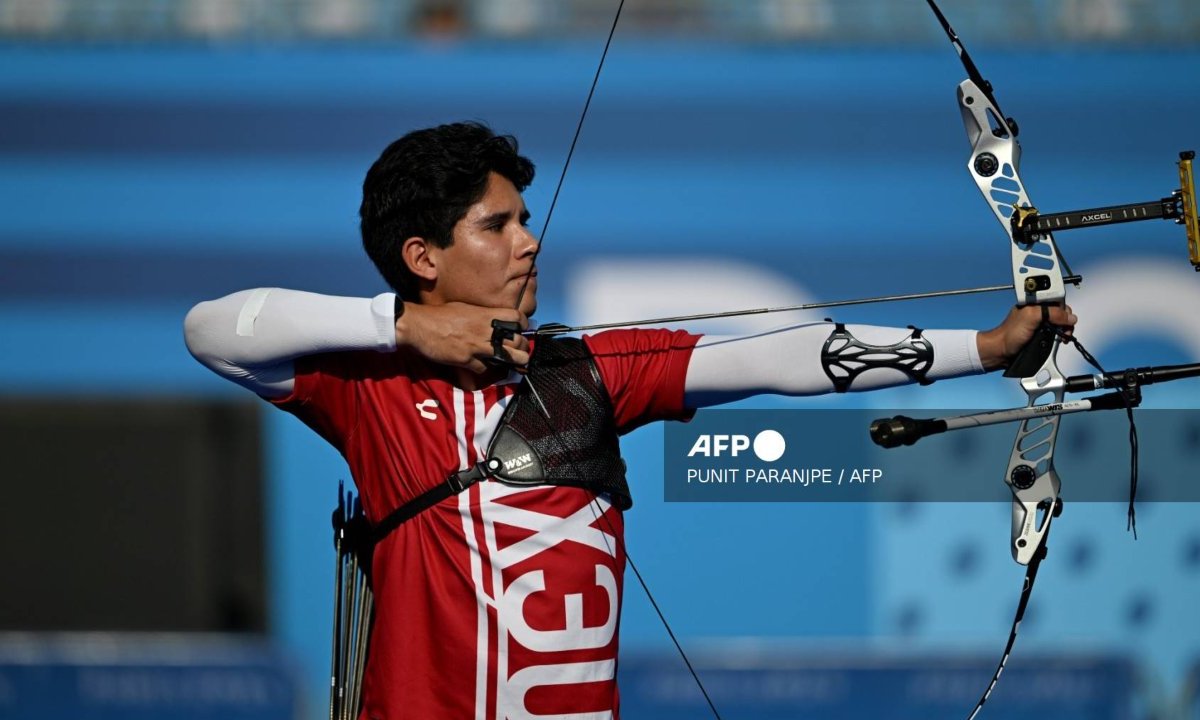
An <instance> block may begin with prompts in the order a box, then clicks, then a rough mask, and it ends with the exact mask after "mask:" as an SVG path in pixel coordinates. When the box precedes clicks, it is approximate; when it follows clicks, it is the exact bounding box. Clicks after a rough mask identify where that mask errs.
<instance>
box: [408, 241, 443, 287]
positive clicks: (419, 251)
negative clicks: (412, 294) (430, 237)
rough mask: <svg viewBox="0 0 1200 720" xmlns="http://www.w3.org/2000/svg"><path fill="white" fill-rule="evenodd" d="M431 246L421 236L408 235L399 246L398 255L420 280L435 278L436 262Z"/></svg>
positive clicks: (436, 271) (436, 273)
mask: <svg viewBox="0 0 1200 720" xmlns="http://www.w3.org/2000/svg"><path fill="white" fill-rule="evenodd" d="M432 248H433V246H432V245H431V244H430V243H429V241H427V240H426V239H425V238H423V237H416V236H414V237H410V238H408V239H407V240H405V241H404V244H403V245H401V247H400V255H401V257H403V258H404V263H405V264H406V265H408V269H409V270H410V271H411V272H412V273H413V274H414V275H416V276H417V277H419V278H421V279H422V280H428V281H430V282H432V281H434V280H436V279H437V275H438V269H437V262H436V259H435V258H434V256H433V254H432V253H431V252H430V250H431V249H432Z"/></svg>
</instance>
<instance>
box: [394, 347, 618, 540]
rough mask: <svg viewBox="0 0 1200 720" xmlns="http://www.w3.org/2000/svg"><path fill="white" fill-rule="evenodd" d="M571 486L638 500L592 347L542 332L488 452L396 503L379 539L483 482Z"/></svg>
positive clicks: (613, 501) (612, 496)
mask: <svg viewBox="0 0 1200 720" xmlns="http://www.w3.org/2000/svg"><path fill="white" fill-rule="evenodd" d="M485 479H495V480H498V481H500V482H503V483H507V484H509V485H522V486H538V485H565V486H571V487H580V488H586V489H588V490H592V491H593V492H596V493H599V494H606V495H608V496H609V497H610V498H611V499H612V503H613V504H614V505H616V506H617V507H618V508H619V509H621V510H628V509H629V508H630V507H631V506H632V505H633V500H632V498H631V497H630V494H629V485H628V483H626V481H625V461H624V460H622V459H621V448H620V443H619V441H618V439H617V429H616V423H615V421H614V420H613V407H612V400H611V399H610V398H609V396H608V392H607V391H606V390H605V388H604V382H603V380H602V379H601V378H600V372H599V371H598V370H597V369H596V363H595V361H594V360H593V358H592V354H591V352H589V351H588V349H587V346H586V345H584V343H583V341H582V340H579V339H577V338H539V339H538V341H537V345H536V346H535V348H534V352H533V356H532V358H531V359H530V363H529V369H528V372H527V374H526V376H525V379H524V380H523V381H522V383H521V385H520V387H518V388H517V391H516V392H515V393H514V394H513V396H512V398H511V399H510V400H509V402H508V407H506V408H505V410H504V415H503V416H502V417H501V418H500V426H499V427H498V428H497V430H496V433H495V435H493V436H492V441H491V443H490V444H489V445H488V451H487V458H486V459H485V460H483V461H481V462H479V463H476V464H475V465H474V466H473V467H470V468H467V469H466V470H461V471H459V472H456V473H454V474H452V475H450V476H449V477H447V478H446V480H445V481H443V482H441V483H438V484H437V485H435V486H434V487H432V488H430V489H429V490H426V491H425V492H423V493H421V494H420V495H417V496H416V497H414V498H413V499H412V500H409V501H408V502H407V503H405V504H404V505H401V506H400V507H398V508H396V509H395V510H394V511H392V513H391V514H389V515H388V516H387V517H386V518H384V519H383V520H382V521H380V522H379V524H378V525H376V526H375V527H374V528H373V533H372V534H373V536H374V540H375V542H378V541H380V540H382V539H383V538H384V537H386V536H387V535H388V534H389V533H391V532H392V531H393V530H395V529H396V528H397V527H399V526H400V525H402V524H404V523H405V522H407V521H408V520H411V519H412V518H414V517H416V516H417V515H418V514H419V513H421V512H422V511H424V510H427V509H429V508H430V507H433V506H434V505H436V504H438V503H439V502H441V501H443V500H445V499H446V498H449V497H452V496H454V495H457V494H459V493H461V492H463V491H464V490H466V489H467V488H469V487H471V486H472V485H474V484H475V483H477V482H480V481H482V480H485Z"/></svg>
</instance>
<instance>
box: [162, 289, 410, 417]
mask: <svg viewBox="0 0 1200 720" xmlns="http://www.w3.org/2000/svg"><path fill="white" fill-rule="evenodd" d="M395 298H396V296H395V295H394V294H393V293H384V294H382V295H377V296H376V297H374V298H350V297H335V296H332V295H318V294H316V293H308V292H300V291H297V290H283V289H281V288H259V289H257V290H243V291H242V292H236V293H233V294H232V295H226V296H225V297H223V298H220V299H218V300H211V301H208V302H202V303H200V304H199V305H197V306H196V307H194V308H192V310H191V312H189V313H188V314H187V317H186V318H185V319H184V322H183V327H184V339H185V341H186V342H187V347H188V350H189V351H190V352H191V353H192V356H193V357H195V358H196V359H197V360H199V361H200V362H201V363H202V364H203V365H204V366H205V367H207V368H208V369H210V370H212V371H213V372H215V373H217V374H218V375H220V376H221V377H224V378H226V379H228V380H232V381H233V382H236V383H238V384H239V385H242V386H243V387H246V388H249V389H250V390H253V391H254V392H256V393H258V394H259V395H262V396H263V397H266V398H283V397H286V396H287V395H289V394H291V392H292V390H293V388H294V384H295V377H296V371H295V367H294V362H293V361H295V360H296V359H297V358H300V357H305V356H309V355H316V354H319V353H329V352H339V351H351V350H377V351H379V352H390V351H393V350H395V349H396V330H395V317H394V309H395Z"/></svg>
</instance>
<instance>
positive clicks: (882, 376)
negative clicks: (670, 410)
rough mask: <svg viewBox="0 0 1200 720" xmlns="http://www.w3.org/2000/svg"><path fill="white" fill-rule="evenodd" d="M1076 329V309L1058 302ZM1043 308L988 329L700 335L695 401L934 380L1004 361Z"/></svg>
mask: <svg viewBox="0 0 1200 720" xmlns="http://www.w3.org/2000/svg"><path fill="white" fill-rule="evenodd" d="M1049 312H1050V321H1051V322H1052V323H1055V324H1058V325H1062V326H1064V329H1067V330H1069V329H1070V328H1071V327H1072V326H1073V325H1074V323H1075V316H1074V315H1073V314H1071V312H1070V310H1069V309H1067V308H1051V309H1050V311H1049ZM1041 320H1042V310H1041V308H1038V307H1027V308H1014V309H1013V310H1012V311H1011V312H1010V313H1009V315H1008V317H1007V318H1005V320H1004V322H1003V323H1001V324H1000V325H999V326H997V327H996V328H993V329H992V330H988V331H985V332H976V331H974V330H924V331H922V330H912V329H908V328H903V329H901V328H889V327H876V326H870V325H841V324H834V323H812V324H805V325H796V326H792V327H786V328H782V329H779V330H772V331H769V332H764V333H758V334H755V335H746V336H713V335H707V336H704V337H702V338H701V339H700V341H699V342H698V343H697V345H696V349H695V350H694V351H693V353H692V357H691V361H690V363H689V364H688V370H687V380H686V385H685V394H686V398H685V404H686V406H687V407H690V408H700V407H707V406H710V405H719V404H722V403H727V402H733V401H735V400H740V399H742V398H746V397H750V396H752V395H759V394H764V393H768V394H776V395H820V394H824V393H831V392H839V391H843V392H844V391H848V390H854V391H862V390H874V389H878V388H884V387H892V386H895V385H902V384H905V383H911V382H922V383H925V384H928V383H930V382H933V381H935V380H943V379H948V378H953V377H960V376H964V375H973V374H978V373H983V372H987V371H989V370H994V369H998V368H1001V367H1004V366H1005V365H1006V364H1007V363H1008V362H1009V360H1011V359H1012V358H1013V357H1014V356H1015V355H1016V354H1017V353H1018V352H1019V351H1020V350H1021V348H1023V347H1024V346H1025V344H1026V343H1028V342H1029V340H1030V339H1031V338H1032V337H1033V335H1034V332H1035V331H1036V330H1037V328H1038V326H1039V325H1040V324H1041Z"/></svg>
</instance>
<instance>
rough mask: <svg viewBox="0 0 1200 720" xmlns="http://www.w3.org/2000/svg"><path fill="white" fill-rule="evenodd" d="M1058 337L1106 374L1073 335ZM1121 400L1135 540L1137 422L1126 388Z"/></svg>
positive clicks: (1130, 524)
mask: <svg viewBox="0 0 1200 720" xmlns="http://www.w3.org/2000/svg"><path fill="white" fill-rule="evenodd" d="M1058 337H1059V339H1060V340H1062V341H1063V342H1064V343H1066V344H1069V345H1074V346H1075V349H1076V350H1078V351H1079V354H1080V355H1082V356H1083V359H1084V360H1086V361H1087V362H1088V363H1089V364H1090V365H1091V366H1092V367H1094V368H1096V369H1097V370H1099V371H1100V374H1101V375H1107V374H1108V372H1107V371H1105V369H1104V368H1103V367H1101V366H1100V362H1099V361H1098V360H1096V357H1095V356H1094V355H1092V354H1091V353H1090V352H1088V350H1087V348H1085V347H1084V346H1083V344H1082V343H1080V342H1079V340H1078V339H1077V338H1075V336H1073V335H1069V334H1067V333H1065V332H1063V331H1061V330H1060V331H1059V333H1058ZM1121 402H1122V403H1123V404H1124V405H1125V415H1126V417H1128V418H1129V509H1128V510H1127V512H1126V521H1125V529H1126V530H1127V531H1131V532H1133V539H1134V540H1137V509H1136V508H1135V507H1134V502H1135V501H1136V500H1137V486H1138V434H1137V423H1135V422H1134V420H1133V408H1134V401H1133V399H1132V398H1130V396H1129V391H1128V390H1127V389H1124V388H1123V389H1122V390H1121Z"/></svg>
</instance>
